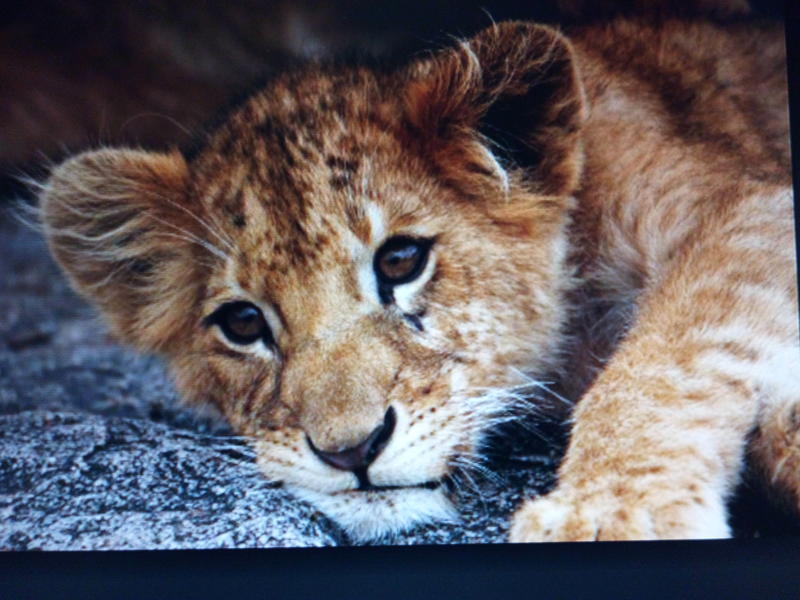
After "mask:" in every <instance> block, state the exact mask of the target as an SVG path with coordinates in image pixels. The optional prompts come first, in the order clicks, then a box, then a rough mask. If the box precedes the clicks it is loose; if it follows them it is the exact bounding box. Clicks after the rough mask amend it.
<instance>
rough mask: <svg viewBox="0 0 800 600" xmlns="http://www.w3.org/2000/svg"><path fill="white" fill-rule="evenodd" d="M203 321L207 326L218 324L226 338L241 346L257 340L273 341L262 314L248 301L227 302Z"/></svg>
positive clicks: (271, 342) (267, 342)
mask: <svg viewBox="0 0 800 600" xmlns="http://www.w3.org/2000/svg"><path fill="white" fill-rule="evenodd" d="M204 323H205V324H206V326H208V327H210V326H212V325H216V326H218V327H219V328H220V329H221V330H222V333H223V334H224V335H225V337H226V338H228V340H230V341H231V342H233V343H234V344H239V345H241V346H246V345H248V344H252V343H254V342H256V341H258V340H262V341H263V342H264V343H265V344H268V345H269V344H274V343H275V340H274V339H273V337H272V331H271V330H270V328H269V325H267V321H266V319H265V318H264V314H263V313H262V312H261V310H260V309H259V308H258V307H257V306H256V305H255V304H252V303H250V302H244V301H238V302H227V303H225V304H223V305H222V306H220V307H219V308H218V309H217V310H215V311H214V312H213V313H212V314H211V315H209V316H208V317H206V318H205V321H204Z"/></svg>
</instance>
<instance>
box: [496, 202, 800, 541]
mask: <svg viewBox="0 0 800 600" xmlns="http://www.w3.org/2000/svg"><path fill="white" fill-rule="evenodd" d="M790 200H791V196H790V195H784V196H782V197H781V198H780V199H779V204H780V205H779V206H776V205H775V204H773V205H772V206H770V205H769V204H766V203H765V202H760V203H759V204H758V209H756V207H755V206H752V207H750V208H751V210H744V211H743V213H742V214H744V215H745V217H744V218H740V219H738V220H736V221H734V222H730V221H729V222H727V223H715V224H713V229H709V230H708V231H707V232H706V231H703V232H700V233H702V234H703V235H698V236H694V237H693V238H692V239H693V241H692V244H691V245H690V244H688V243H687V244H686V245H685V246H684V247H683V248H682V249H681V250H680V251H679V252H678V253H676V259H675V260H674V261H673V262H672V263H671V264H670V265H668V268H665V269H664V270H663V275H662V276H661V277H658V278H654V279H655V281H657V282H658V283H657V284H655V285H653V286H652V287H651V289H649V290H645V292H643V297H642V301H641V303H640V312H639V315H638V318H637V323H636V324H635V325H634V326H633V328H632V330H631V332H630V333H629V335H628V337H627V339H626V340H625V341H624V342H623V343H622V344H621V345H620V347H619V348H618V350H617V352H616V354H615V355H614V356H613V357H612V358H611V360H610V361H609V363H608V364H607V366H606V368H605V370H604V371H603V372H602V373H601V374H600V376H599V377H598V379H597V381H596V382H595V383H594V385H593V386H592V387H591V388H590V389H589V391H588V392H587V394H586V395H585V397H584V398H582V399H581V401H580V402H579V403H578V406H577V407H576V410H575V413H574V426H573V430H572V435H571V440H570V445H569V448H568V450H567V453H566V456H565V458H564V461H563V463H562V465H561V467H560V469H559V483H558V485H557V487H556V488H555V489H554V490H553V491H552V492H551V493H550V494H548V495H547V496H545V497H543V498H539V499H536V500H533V501H529V502H527V503H526V504H524V505H523V506H522V508H521V509H520V510H519V511H518V512H517V513H516V514H515V516H514V518H513V522H512V527H511V532H510V538H511V540H512V541H544V540H553V541H555V540H595V539H670V538H673V539H674V538H718V537H727V536H729V535H730V529H729V526H728V523H727V509H726V500H727V498H728V496H729V495H730V493H731V491H732V490H733V488H734V486H735V484H736V483H737V482H738V480H739V477H740V472H741V470H742V466H743V462H744V457H745V451H746V445H747V440H748V437H749V435H750V433H751V432H752V430H753V429H754V428H755V426H756V424H757V422H758V418H759V414H760V412H761V411H762V409H763V408H764V407H767V406H768V405H769V402H770V400H771V399H775V398H781V397H789V396H791V395H795V394H796V393H797V390H798V389H800V368H798V367H799V365H800V350H798V326H797V297H796V280H795V276H794V273H795V264H794V244H793V243H792V237H791V236H792V226H791V223H792V220H791V203H790ZM754 204H755V203H754ZM744 208H747V206H744ZM797 417H798V412H797V404H796V403H794V404H789V405H783V406H781V408H780V410H775V411H772V412H769V413H768V414H767V415H766V420H765V421H764V422H763V423H762V428H761V434H760V438H759V440H757V441H756V443H755V445H754V450H755V452H756V453H757V454H758V455H759V456H760V458H761V459H762V461H764V463H765V464H767V465H768V466H769V468H771V470H772V477H773V478H775V483H776V484H777V485H780V486H782V487H784V488H785V489H787V490H788V491H790V492H792V493H794V494H797V490H798V489H800V488H798V465H800V461H799V460H798V457H799V456H800V455H798V452H797V449H798V445H797V440H798V435H797V432H798V425H797V423H798V420H797ZM795 498H797V496H796V495H795Z"/></svg>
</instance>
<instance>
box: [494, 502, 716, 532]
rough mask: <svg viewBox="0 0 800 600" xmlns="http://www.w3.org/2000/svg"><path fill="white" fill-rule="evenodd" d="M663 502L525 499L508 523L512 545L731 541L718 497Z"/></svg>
mask: <svg viewBox="0 0 800 600" xmlns="http://www.w3.org/2000/svg"><path fill="white" fill-rule="evenodd" d="M711 496H712V498H711V499H706V498H702V497H700V496H694V497H689V498H682V499H677V500H671V501H670V500H666V499H659V498H654V497H651V496H649V495H647V494H642V495H639V497H638V498H637V500H638V501H629V502H625V501H624V499H620V498H617V497H614V496H613V495H610V494H603V493H600V494H596V495H594V496H592V495H586V494H577V493H570V492H569V491H560V490H555V491H554V492H552V493H550V494H548V495H547V496H544V497H542V498H538V499H536V500H529V501H527V502H526V503H525V504H523V505H522V507H521V508H520V509H519V510H518V511H517V512H516V513H515V514H514V516H513V518H512V521H511V530H510V532H509V540H510V541H511V542H567V541H592V540H654V539H709V538H726V537H730V530H729V528H728V524H727V519H726V511H725V508H724V504H723V502H722V500H721V499H714V498H713V495H711Z"/></svg>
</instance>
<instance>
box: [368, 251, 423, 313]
mask: <svg viewBox="0 0 800 600" xmlns="http://www.w3.org/2000/svg"><path fill="white" fill-rule="evenodd" d="M432 245H433V240H432V239H421V238H412V237H407V236H396V237H393V238H389V239H388V240H387V241H386V242H384V244H383V245H382V246H381V247H380V248H378V251H377V252H376V253H375V258H374V260H373V269H374V270H375V276H376V277H377V279H378V295H379V296H380V299H381V302H383V303H384V304H390V303H392V302H393V301H394V287H395V286H397V285H402V284H404V283H408V282H410V281H413V280H415V279H416V278H417V277H419V276H420V275H421V274H422V272H423V271H424V270H425V265H427V264H428V255H429V254H430V249H431V246H432Z"/></svg>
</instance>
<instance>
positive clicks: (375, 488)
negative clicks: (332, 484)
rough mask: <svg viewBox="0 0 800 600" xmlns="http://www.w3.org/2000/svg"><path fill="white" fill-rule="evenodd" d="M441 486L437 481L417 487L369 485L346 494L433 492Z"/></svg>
mask: <svg viewBox="0 0 800 600" xmlns="http://www.w3.org/2000/svg"><path fill="white" fill-rule="evenodd" d="M440 485H441V482H439V481H428V482H426V483H420V484H418V485H369V486H366V487H360V488H358V489H355V490H347V491H348V492H395V491H398V490H435V489H436V488H438V487H439V486H440Z"/></svg>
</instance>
